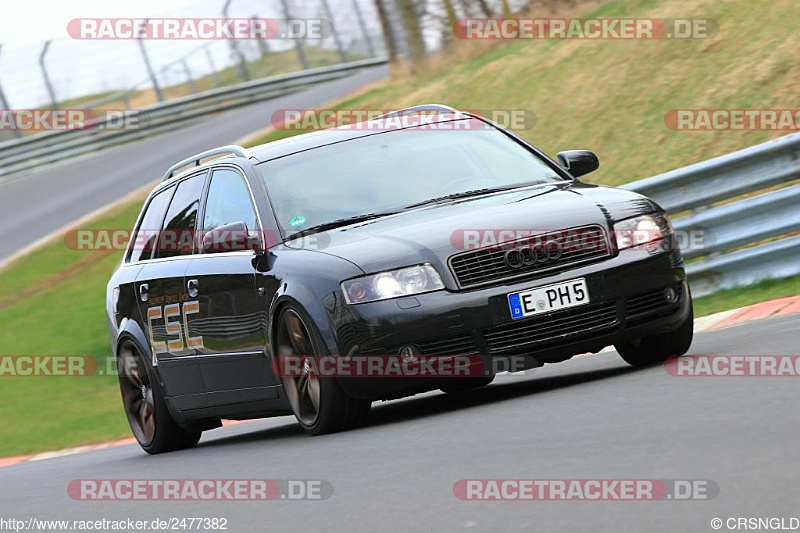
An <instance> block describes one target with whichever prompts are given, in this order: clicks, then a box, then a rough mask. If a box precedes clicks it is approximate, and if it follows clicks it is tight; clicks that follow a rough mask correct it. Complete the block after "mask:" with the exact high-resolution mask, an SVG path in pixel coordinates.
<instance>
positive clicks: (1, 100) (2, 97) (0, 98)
mask: <svg viewBox="0 0 800 533" xmlns="http://www.w3.org/2000/svg"><path fill="white" fill-rule="evenodd" d="M2 50H3V45H2V44H0V52H2ZM0 105H2V106H3V109H6V110H9V111H10V110H11V107H10V106H9V105H8V100H6V93H4V92H3V86H2V85H0ZM11 133H12V135H14V137H16V138H17V139H19V138H20V137H22V132H21V131H19V130H18V129H14V130H13V131H12V132H11Z"/></svg>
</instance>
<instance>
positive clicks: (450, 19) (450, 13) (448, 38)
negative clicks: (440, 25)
mask: <svg viewBox="0 0 800 533" xmlns="http://www.w3.org/2000/svg"><path fill="white" fill-rule="evenodd" d="M443 1H444V10H445V13H447V27H446V28H445V29H444V32H442V41H443V42H444V46H445V47H449V46H450V44H452V42H453V26H455V25H456V10H455V9H454V8H453V2H452V0H443Z"/></svg>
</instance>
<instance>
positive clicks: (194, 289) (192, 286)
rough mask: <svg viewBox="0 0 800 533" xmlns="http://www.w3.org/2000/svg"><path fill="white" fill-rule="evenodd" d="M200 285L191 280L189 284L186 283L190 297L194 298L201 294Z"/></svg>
mask: <svg viewBox="0 0 800 533" xmlns="http://www.w3.org/2000/svg"><path fill="white" fill-rule="evenodd" d="M199 288H200V284H199V283H198V282H197V280H196V279H190V280H189V281H188V283H186V289H187V290H188V291H189V296H191V297H192V298H194V297H195V296H197V293H198V292H200V289H199Z"/></svg>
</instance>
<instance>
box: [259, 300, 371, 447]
mask: <svg viewBox="0 0 800 533" xmlns="http://www.w3.org/2000/svg"><path fill="white" fill-rule="evenodd" d="M274 338H275V353H276V354H277V355H278V356H293V355H294V356H314V355H326V354H327V351H326V350H325V348H324V346H325V343H324V342H323V341H322V337H321V335H320V334H319V331H318V330H317V328H316V326H315V325H314V322H313V321H312V320H311V318H310V317H309V316H308V315H307V314H306V313H305V312H304V311H303V310H302V309H300V308H299V307H295V306H293V305H287V306H285V307H284V308H283V309H281V311H280V314H279V315H278V320H277V328H276V334H275V337H274ZM282 380H283V387H284V390H285V391H286V397H287V399H288V400H289V404H290V405H291V407H292V412H293V413H294V416H295V418H296V419H297V422H298V423H299V424H300V426H301V427H302V428H303V430H304V431H305V432H306V433H308V434H309V435H324V434H326V433H335V432H337V431H343V430H346V429H351V428H355V427H358V426H361V425H363V424H364V423H365V422H366V420H367V418H368V416H369V412H370V408H371V406H372V402H371V401H369V400H358V399H356V398H352V397H351V396H348V395H347V394H346V393H345V392H344V391H343V390H342V388H341V387H340V386H339V383H338V382H337V381H336V378H334V377H320V376H314V375H312V374H307V375H303V376H300V377H287V376H284V377H282Z"/></svg>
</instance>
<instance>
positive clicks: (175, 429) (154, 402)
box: [117, 341, 201, 454]
mask: <svg viewBox="0 0 800 533" xmlns="http://www.w3.org/2000/svg"><path fill="white" fill-rule="evenodd" d="M117 375H118V377H119V386H120V391H121V393H122V404H123V406H124V407H125V415H126V416H127V417H128V424H129V425H130V427H131V431H132V432H133V436H134V437H136V441H137V442H138V443H139V445H140V446H141V447H142V449H143V450H144V451H146V452H147V453H150V454H156V453H163V452H170V451H174V450H180V449H183V448H191V447H192V446H194V445H196V444H197V443H198V441H199V440H200V433H201V432H200V431H190V430H186V429H184V428H182V427H181V426H180V425H178V423H177V422H175V420H174V419H173V418H172V415H170V413H169V410H168V409H167V406H166V404H165V403H164V396H163V394H162V391H161V387H160V385H159V383H158V380H157V379H156V377H155V375H154V374H153V373H152V371H151V370H150V367H149V365H148V364H147V363H146V362H145V360H144V358H143V356H142V354H141V352H140V351H139V350H138V349H137V348H136V346H135V345H134V344H133V343H132V342H130V341H125V342H123V343H122V345H121V346H120V349H119V353H118V354H117Z"/></svg>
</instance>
